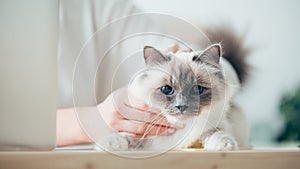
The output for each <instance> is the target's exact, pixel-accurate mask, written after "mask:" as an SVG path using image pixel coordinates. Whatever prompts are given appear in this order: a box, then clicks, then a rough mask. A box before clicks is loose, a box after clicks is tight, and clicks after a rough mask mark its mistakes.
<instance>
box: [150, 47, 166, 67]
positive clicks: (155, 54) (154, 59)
mask: <svg viewBox="0 0 300 169" xmlns="http://www.w3.org/2000/svg"><path fill="white" fill-rule="evenodd" d="M144 59H145V62H146V65H149V64H152V63H163V62H166V61H169V60H170V59H169V58H167V57H166V56H164V55H163V54H162V53H161V52H160V51H159V50H157V49H155V48H154V47H152V46H145V47H144Z"/></svg>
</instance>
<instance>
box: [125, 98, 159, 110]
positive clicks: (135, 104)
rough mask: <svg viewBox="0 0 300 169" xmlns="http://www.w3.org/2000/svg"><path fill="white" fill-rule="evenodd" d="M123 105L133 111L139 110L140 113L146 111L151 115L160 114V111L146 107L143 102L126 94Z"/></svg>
mask: <svg viewBox="0 0 300 169" xmlns="http://www.w3.org/2000/svg"><path fill="white" fill-rule="evenodd" d="M124 104H125V105H127V106H128V107H132V108H135V109H139V110H141V111H148V112H152V113H160V112H161V111H160V110H159V109H156V108H153V107H151V106H150V105H148V104H147V103H146V102H144V101H143V100H141V99H139V98H137V97H135V96H133V95H130V94H128V97H127V98H125V99H124Z"/></svg>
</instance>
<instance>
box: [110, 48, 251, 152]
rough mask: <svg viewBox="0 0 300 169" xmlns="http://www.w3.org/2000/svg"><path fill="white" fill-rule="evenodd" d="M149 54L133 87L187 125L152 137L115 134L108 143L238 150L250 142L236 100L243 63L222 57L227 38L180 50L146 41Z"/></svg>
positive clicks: (168, 115) (127, 146)
mask: <svg viewBox="0 0 300 169" xmlns="http://www.w3.org/2000/svg"><path fill="white" fill-rule="evenodd" d="M225 50H226V49H225ZM143 54H144V59H145V63H146V68H145V69H144V70H142V71H141V72H140V73H139V74H138V75H137V76H135V77H134V79H133V80H132V82H131V83H130V84H129V91H130V92H131V93H132V94H133V95H134V96H136V97H138V98H140V99H143V100H144V101H145V102H147V103H148V104H149V105H151V106H153V107H155V108H159V109H161V113H162V114H163V115H164V116H165V117H166V118H167V120H168V121H169V122H170V123H174V124H175V123H183V124H185V125H186V126H185V128H184V129H179V130H177V131H176V133H175V134H174V135H171V136H157V137H153V138H149V139H139V140H136V139H133V138H130V137H128V136H127V135H126V134H124V133H116V134H112V135H111V136H109V137H107V138H106V139H105V143H104V148H105V149H107V150H128V149H131V148H134V149H136V148H141V149H149V150H162V149H171V148H188V147H191V146H193V145H195V144H196V145H201V146H202V147H203V148H204V149H207V150H235V149H237V148H238V147H239V146H245V145H246V144H247V139H248V128H247V123H246V120H245V117H244V115H243V114H242V112H241V110H240V109H239V108H238V107H237V106H236V105H235V104H234V102H233V99H234V96H235V95H236V94H237V93H238V91H239V90H240V87H241V83H240V82H241V79H242V77H241V74H238V73H240V72H241V70H242V68H236V67H237V65H232V62H228V61H227V60H226V59H225V58H224V57H222V56H223V54H222V45H221V44H219V43H217V44H212V45H210V46H208V47H207V48H206V49H204V50H200V51H197V52H188V53H177V54H174V53H172V52H169V53H163V52H161V51H159V50H157V49H155V48H154V47H150V46H146V47H144V50H143ZM225 56H226V55H225ZM230 57H238V56H236V55H234V56H228V55H227V56H226V58H228V60H230V61H232V60H235V61H237V60H238V59H235V58H230ZM236 64H237V62H236ZM242 64H243V63H242ZM233 67H235V68H236V69H234V68H233ZM238 75H240V76H238ZM157 120H159V119H157ZM149 130H151V129H150V128H149ZM146 132H147V130H146ZM146 135H147V133H145V136H146Z"/></svg>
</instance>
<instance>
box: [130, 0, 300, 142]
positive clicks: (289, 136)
mask: <svg viewBox="0 0 300 169" xmlns="http://www.w3.org/2000/svg"><path fill="white" fill-rule="evenodd" d="M134 3H135V4H136V5H137V6H138V7H139V8H140V9H142V10H143V11H145V12H157V13H165V14H170V15H173V16H177V17H180V18H183V19H185V20H187V21H188V22H190V23H192V24H194V25H199V24H204V25H207V26H210V25H215V24H218V23H229V24H230V25H232V26H233V28H235V29H236V31H237V33H238V34H241V35H242V34H245V33H246V41H245V44H246V45H247V46H250V47H251V48H253V51H252V53H251V55H250V56H249V58H248V61H249V63H250V64H251V65H252V70H251V73H250V74H251V75H250V78H249V80H248V82H247V84H246V86H244V90H243V92H242V94H241V95H240V96H239V97H238V99H237V101H238V102H239V104H240V105H241V106H242V107H243V109H244V111H245V113H246V115H247V117H248V119H249V122H250V125H251V138H250V143H251V145H252V146H255V147H272V146H280V145H282V146H285V147H286V146H295V145H297V144H298V143H299V140H300V138H299V137H300V125H299V123H300V96H299V95H300V90H299V86H300V65H299V64H300V56H299V47H300V33H299V30H300V22H299V20H300V10H299V6H300V2H299V1H297V0H290V1H283V0H281V1H279V0H276V1H271V0H265V1H260V0H252V1H239V0H226V1H218V0H211V1H204V0H198V1H195V0H185V1H182V0H164V1H153V0H134ZM297 142H298V143H297ZM279 143H281V144H280V145H278V144H279Z"/></svg>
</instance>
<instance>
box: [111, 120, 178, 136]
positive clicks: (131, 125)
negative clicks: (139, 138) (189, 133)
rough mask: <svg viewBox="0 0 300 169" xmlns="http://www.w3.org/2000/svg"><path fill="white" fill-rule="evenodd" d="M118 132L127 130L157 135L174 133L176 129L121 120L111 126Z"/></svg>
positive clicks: (139, 133)
mask: <svg viewBox="0 0 300 169" xmlns="http://www.w3.org/2000/svg"><path fill="white" fill-rule="evenodd" d="M113 128H114V129H116V130H117V131H118V132H127V133H133V134H137V135H147V136H157V135H171V134H174V133H175V131H176V129H174V128H169V127H164V126H156V125H152V124H149V123H141V122H136V121H130V120H122V121H119V123H116V124H115V126H113Z"/></svg>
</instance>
